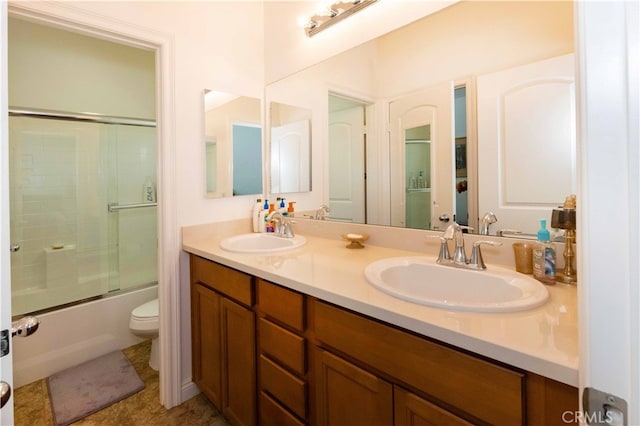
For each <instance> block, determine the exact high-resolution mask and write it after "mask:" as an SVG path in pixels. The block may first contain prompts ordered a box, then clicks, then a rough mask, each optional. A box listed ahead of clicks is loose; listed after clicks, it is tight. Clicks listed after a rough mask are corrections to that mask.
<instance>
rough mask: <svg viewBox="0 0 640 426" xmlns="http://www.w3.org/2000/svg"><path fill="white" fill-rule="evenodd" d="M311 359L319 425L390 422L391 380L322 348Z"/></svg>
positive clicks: (391, 413) (365, 424) (364, 424)
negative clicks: (388, 380)
mask: <svg viewBox="0 0 640 426" xmlns="http://www.w3.org/2000/svg"><path fill="white" fill-rule="evenodd" d="M314 358H315V395H316V403H317V409H316V414H317V423H318V425H321V426H322V425H345V426H355V425H363V426H370V425H391V424H393V388H392V385H391V384H390V383H388V382H386V381H384V380H382V379H380V378H379V377H377V376H375V375H373V374H371V373H369V372H367V371H365V370H362V369H361V368H359V367H356V366H355V365H353V364H351V363H349V362H347V361H345V360H343V359H341V358H338V357H337V356H335V355H333V354H331V353H329V352H326V351H324V350H321V349H318V350H317V351H316V353H315V356H314Z"/></svg>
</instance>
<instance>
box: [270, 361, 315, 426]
mask: <svg viewBox="0 0 640 426" xmlns="http://www.w3.org/2000/svg"><path fill="white" fill-rule="evenodd" d="M260 384H261V386H262V390H264V391H266V392H267V393H269V394H271V395H273V397H274V398H275V399H277V400H278V401H280V402H281V403H282V404H283V405H285V406H286V407H287V408H289V409H290V410H291V411H292V412H293V413H295V414H296V415H298V416H300V417H301V418H303V419H304V418H305V417H306V415H307V404H306V401H307V388H306V384H305V382H304V381H302V380H300V379H298V378H297V377H296V376H294V375H293V374H291V373H289V372H288V371H285V370H284V369H282V368H280V367H279V366H277V365H276V364H274V363H273V362H272V361H271V360H269V359H267V358H265V357H264V356H262V355H261V356H260Z"/></svg>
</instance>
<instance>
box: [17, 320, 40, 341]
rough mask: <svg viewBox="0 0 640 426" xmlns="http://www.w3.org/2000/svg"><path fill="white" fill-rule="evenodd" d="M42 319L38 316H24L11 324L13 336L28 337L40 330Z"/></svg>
mask: <svg viewBox="0 0 640 426" xmlns="http://www.w3.org/2000/svg"><path fill="white" fill-rule="evenodd" d="M38 327H40V320H38V318H36V317H24V318H22V319H19V320H18V321H15V322H14V323H12V324H11V337H15V336H20V337H27V336H31V335H32V334H33V333H35V332H36V331H38Z"/></svg>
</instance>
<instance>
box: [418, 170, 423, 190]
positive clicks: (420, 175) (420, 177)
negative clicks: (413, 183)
mask: <svg viewBox="0 0 640 426" xmlns="http://www.w3.org/2000/svg"><path fill="white" fill-rule="evenodd" d="M418 188H424V173H423V172H422V171H421V172H420V174H418Z"/></svg>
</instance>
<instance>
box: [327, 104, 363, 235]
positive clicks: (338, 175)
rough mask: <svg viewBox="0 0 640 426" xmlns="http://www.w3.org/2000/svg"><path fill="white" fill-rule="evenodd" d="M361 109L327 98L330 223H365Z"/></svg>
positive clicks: (361, 105)
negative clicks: (336, 221) (333, 221)
mask: <svg viewBox="0 0 640 426" xmlns="http://www.w3.org/2000/svg"><path fill="white" fill-rule="evenodd" d="M365 107H366V105H365V104H364V103H362V102H359V101H355V100H351V99H347V98H344V97H341V96H336V95H332V94H330V95H329V207H330V209H331V219H333V220H341V221H346V222H355V223H366V210H365V205H366V203H365V193H366V180H365V170H366V160H365V116H366V114H365Z"/></svg>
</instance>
